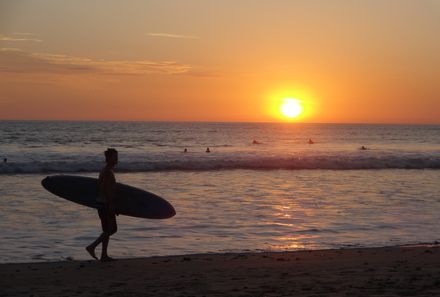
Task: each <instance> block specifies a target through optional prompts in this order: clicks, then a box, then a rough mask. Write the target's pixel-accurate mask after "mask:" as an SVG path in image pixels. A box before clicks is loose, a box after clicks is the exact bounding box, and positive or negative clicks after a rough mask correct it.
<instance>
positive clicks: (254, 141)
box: [252, 139, 261, 144]
mask: <svg viewBox="0 0 440 297" xmlns="http://www.w3.org/2000/svg"><path fill="white" fill-rule="evenodd" d="M252 144H261V142H259V141H257V140H255V139H254V140H252Z"/></svg>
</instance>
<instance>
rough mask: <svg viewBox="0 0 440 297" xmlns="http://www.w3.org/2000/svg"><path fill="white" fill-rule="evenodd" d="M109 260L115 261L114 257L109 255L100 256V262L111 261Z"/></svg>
mask: <svg viewBox="0 0 440 297" xmlns="http://www.w3.org/2000/svg"><path fill="white" fill-rule="evenodd" d="M111 261H116V259H113V258H111V257H109V256H101V262H111Z"/></svg>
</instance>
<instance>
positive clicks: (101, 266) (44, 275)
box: [0, 245, 440, 297]
mask: <svg viewBox="0 0 440 297" xmlns="http://www.w3.org/2000/svg"><path fill="white" fill-rule="evenodd" d="M103 295H107V296H182V297H183V296H265V297H269V296H273V297H275V296H440V247H438V246H436V245H434V246H417V247H383V248H369V249H342V250H323V251H299V252H282V253H243V254H215V255H211V254H205V255H188V256H173V257H152V258H136V259H123V260H118V261H115V262H109V263H100V262H97V261H64V262H50V263H28V264H22V263H21V264H0V296H34V297H36V296H103Z"/></svg>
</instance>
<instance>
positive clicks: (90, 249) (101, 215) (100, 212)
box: [86, 208, 108, 260]
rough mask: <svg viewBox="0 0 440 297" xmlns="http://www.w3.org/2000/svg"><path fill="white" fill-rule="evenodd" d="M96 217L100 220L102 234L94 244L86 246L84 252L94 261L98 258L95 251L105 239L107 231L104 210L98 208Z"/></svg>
mask: <svg viewBox="0 0 440 297" xmlns="http://www.w3.org/2000/svg"><path fill="white" fill-rule="evenodd" d="M98 215H99V219H100V220H101V227H102V231H103V232H102V233H101V235H99V237H98V238H97V239H96V240H95V241H94V242H92V243H91V244H90V245H88V246H87V247H86V251H87V252H88V253H89V254H90V256H92V257H93V258H95V259H96V260H98V257H96V254H95V249H96V247H97V246H98V245H99V244H100V243H101V242H103V240H104V239H105V237H106V232H105V230H106V229H107V227H106V226H107V215H106V213H105V210H104V209H102V208H98ZM107 242H108V240H107Z"/></svg>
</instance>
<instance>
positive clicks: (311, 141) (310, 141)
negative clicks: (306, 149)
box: [307, 138, 315, 144]
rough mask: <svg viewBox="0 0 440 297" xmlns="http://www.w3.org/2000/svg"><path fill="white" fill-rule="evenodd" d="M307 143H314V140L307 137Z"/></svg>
mask: <svg viewBox="0 0 440 297" xmlns="http://www.w3.org/2000/svg"><path fill="white" fill-rule="evenodd" d="M307 143H308V144H314V143H315V142H314V141H313V140H311V139H310V138H309V141H307Z"/></svg>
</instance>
